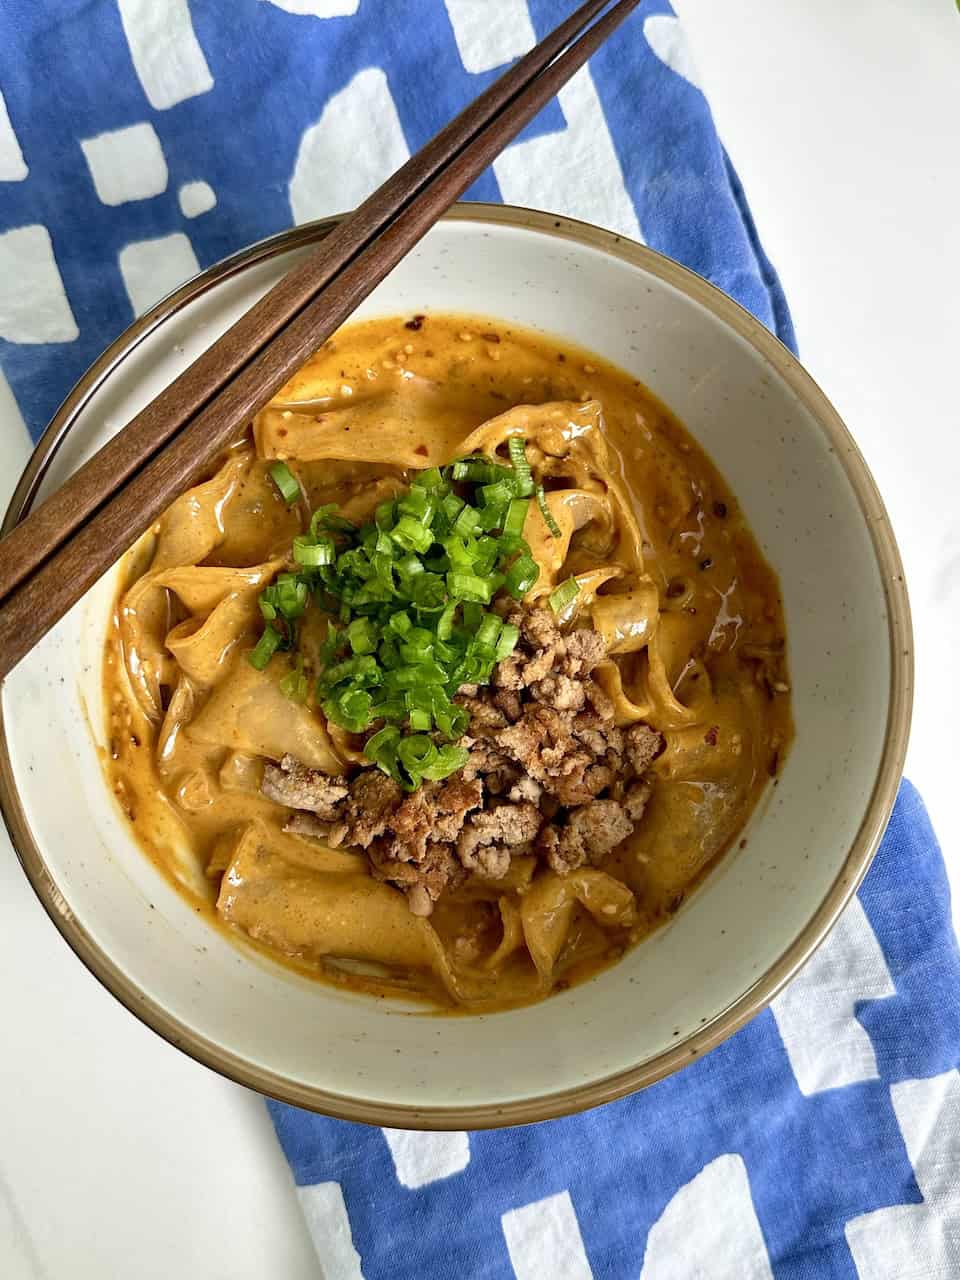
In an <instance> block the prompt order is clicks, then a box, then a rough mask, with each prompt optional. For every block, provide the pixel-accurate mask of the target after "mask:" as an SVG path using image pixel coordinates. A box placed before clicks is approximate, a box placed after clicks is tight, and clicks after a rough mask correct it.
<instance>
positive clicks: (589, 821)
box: [539, 800, 633, 875]
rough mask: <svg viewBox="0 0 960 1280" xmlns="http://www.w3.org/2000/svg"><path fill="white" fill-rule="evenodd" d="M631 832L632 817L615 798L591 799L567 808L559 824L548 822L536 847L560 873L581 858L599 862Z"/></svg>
mask: <svg viewBox="0 0 960 1280" xmlns="http://www.w3.org/2000/svg"><path fill="white" fill-rule="evenodd" d="M632 832H633V820H632V819H631V817H630V815H629V814H628V813H627V811H626V809H625V808H624V806H623V805H622V804H618V803H617V801H616V800H594V801H593V803H592V804H586V805H583V806H581V807H580V808H578V809H571V810H570V812H569V813H568V814H567V820H566V822H565V823H564V825H563V826H554V825H551V826H548V827H546V828H545V829H544V830H543V832H542V833H541V835H540V841H539V849H540V850H541V851H542V852H543V854H544V856H545V857H546V860H547V862H548V864H549V865H550V866H551V867H552V868H553V870H554V871H556V872H558V873H559V874H560V875H564V874H566V873H567V872H569V871H575V870H576V869H577V867H582V866H583V864H584V863H585V862H594V863H595V862H599V861H600V860H601V859H602V858H604V857H606V855H607V854H608V853H609V852H610V851H611V850H612V849H615V848H616V847H617V845H618V844H622V842H623V841H624V840H626V838H627V836H629V835H630V834H631V833H632Z"/></svg>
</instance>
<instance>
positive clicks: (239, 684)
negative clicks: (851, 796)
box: [187, 653, 344, 774]
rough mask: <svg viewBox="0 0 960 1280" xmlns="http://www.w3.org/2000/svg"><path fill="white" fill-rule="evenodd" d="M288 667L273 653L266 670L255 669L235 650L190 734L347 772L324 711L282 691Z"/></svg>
mask: <svg viewBox="0 0 960 1280" xmlns="http://www.w3.org/2000/svg"><path fill="white" fill-rule="evenodd" d="M285 670H286V669H285V667H284V664H283V663H282V662H281V661H278V660H277V659H276V658H275V659H274V661H273V662H271V663H270V666H269V667H268V668H267V670H266V671H257V670H255V669H254V668H253V667H252V666H251V665H250V663H249V662H247V660H246V657H245V656H244V655H243V654H242V653H240V654H237V655H235V657H234V659H233V663H232V666H231V667H230V669H229V671H228V672H227V673H226V677H225V678H224V679H223V680H222V681H221V682H220V683H219V684H218V685H217V686H216V687H215V688H214V690H213V693H212V694H211V695H210V697H209V699H208V700H207V702H206V703H205V705H204V706H203V707H202V709H201V710H200V712H199V713H198V714H197V716H196V718H195V719H194V720H193V721H192V722H191V723H190V725H189V726H188V728H187V735H188V737H190V738H191V739H193V741H194V742H200V743H207V744H209V745H212V746H218V747H226V748H228V749H229V750H231V751H243V752H247V753H251V754H253V755H260V756H267V757H269V758H270V759H272V760H280V759H281V758H282V757H283V756H285V755H292V756H296V758H297V759H298V760H302V761H303V763H304V764H306V765H309V766H310V768H312V769H320V770H322V771H323V772H324V773H330V774H341V773H343V772H344V766H343V762H342V761H341V759H340V757H339V755H338V754H337V752H336V751H335V750H334V747H333V744H332V743H331V741H330V737H329V735H328V734H327V731H326V729H325V727H324V724H323V722H322V720H321V718H320V716H319V715H318V714H317V713H316V712H314V711H312V710H311V709H310V708H309V707H307V706H303V705H301V704H299V703H296V702H293V701H291V699H290V698H288V697H286V696H285V695H284V694H283V693H282V692H281V690H280V684H279V682H280V680H281V679H282V678H283V675H284V674H285Z"/></svg>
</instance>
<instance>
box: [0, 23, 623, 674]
mask: <svg viewBox="0 0 960 1280" xmlns="http://www.w3.org/2000/svg"><path fill="white" fill-rule="evenodd" d="M638 3H639V0H619V3H618V4H616V5H615V6H614V7H613V8H612V9H611V10H610V11H609V12H608V13H607V14H605V15H604V17H602V18H601V19H600V20H599V21H597V22H596V23H594V25H593V26H591V27H590V28H589V30H587V32H586V33H585V34H584V35H582V36H581V37H580V39H579V40H577V42H576V43H575V44H573V45H571V46H570V47H569V48H567V49H566V51H565V52H563V53H561V54H560V56H559V57H557V58H555V59H554V60H552V61H551V62H550V63H549V64H548V65H547V66H546V67H545V68H544V69H543V70H542V71H541V72H540V73H539V74H537V75H535V76H533V77H532V78H530V79H529V80H528V82H527V83H526V85H525V86H524V88H523V89H522V90H521V91H520V92H519V93H517V94H515V95H514V96H513V97H512V98H511V99H510V101H508V102H507V104H506V105H505V106H504V108H503V109H502V110H501V111H500V112H499V113H498V114H496V115H495V116H494V117H493V118H492V119H491V120H490V122H489V123H488V124H486V125H485V126H484V127H483V128H481V129H480V130H479V131H478V132H477V133H475V135H474V136H473V137H472V138H471V140H470V141H469V143H468V144H467V145H466V146H465V147H463V148H462V149H461V150H460V151H458V152H457V153H456V154H455V155H453V156H452V157H450V158H449V159H448V160H447V161H446V163H445V164H443V165H440V166H438V167H437V168H436V171H435V172H434V174H433V176H432V177H431V178H430V179H429V181H427V182H426V183H425V184H424V185H423V186H422V187H421V188H420V189H419V190H418V192H417V194H416V196H415V198H413V199H412V200H410V201H409V202H407V203H406V204H404V205H403V207H402V208H401V209H400V210H399V212H398V213H397V215H396V216H395V217H394V218H393V219H392V220H391V221H389V222H388V223H387V224H386V225H385V226H384V227H383V228H382V229H381V230H380V232H379V233H378V234H377V235H376V236H375V237H374V238H373V239H372V241H370V242H368V243H367V245H366V247H365V248H363V249H362V250H361V251H360V252H359V253H357V254H355V255H354V256H353V257H352V258H351V259H350V260H349V261H348V262H347V263H346V265H345V266H344V267H343V268H342V269H341V270H340V271H339V273H338V274H336V275H334V276H333V277H332V279H330V281H329V282H328V283H327V284H326V285H325V287H323V288H322V290H320V292H319V293H318V294H317V295H316V296H315V297H314V298H313V299H312V301H310V302H309V303H308V304H307V305H306V306H305V307H303V308H302V309H301V310H300V311H299V312H298V313H297V314H296V315H295V316H294V317H293V318H292V319H291V320H290V321H289V322H288V323H287V324H286V325H285V327H283V328H282V329H281V330H280V331H279V332H278V333H277V334H276V335H275V336H274V337H273V339H272V341H271V342H270V343H269V344H267V345H266V346H265V347H264V348H262V349H261V350H260V351H259V353H258V354H256V355H254V357H253V358H252V359H251V360H249V361H248V363H246V364H245V365H243V367H242V368H240V370H239V371H238V372H237V373H236V374H235V376H233V377H232V378H231V379H230V380H229V381H228V382H226V383H225V384H224V385H223V387H222V389H221V390H220V392H219V393H218V394H217V395H216V396H215V397H214V398H213V399H212V400H211V401H210V402H209V403H208V404H207V405H206V406H205V407H204V408H202V409H201V410H200V412H199V413H197V414H196V415H195V416H194V417H193V418H192V419H191V420H190V421H189V422H188V423H187V425H186V426H184V427H183V428H182V429H181V430H180V431H179V432H178V433H177V434H176V435H175V436H174V437H173V439H172V440H170V441H169V442H168V443H167V445H166V446H165V447H164V448H163V449H161V450H160V451H159V452H156V453H154V454H153V455H152V456H151V457H150V458H149V459H148V460H146V461H145V462H144V463H143V465H141V466H140V468H139V469H138V470H135V471H134V473H133V474H132V475H131V476H130V478H129V479H128V480H127V481H126V483H125V484H123V485H122V486H119V487H118V486H116V485H115V484H114V485H112V486H111V488H113V490H114V492H113V493H112V496H110V497H109V498H108V500H107V501H105V502H103V504H102V505H101V506H100V508H99V510H97V511H96V512H95V514H93V515H92V516H91V517H90V518H89V519H88V520H87V521H86V522H85V523H84V524H83V525H82V526H81V527H80V528H79V529H76V530H75V531H74V532H73V534H72V536H71V537H69V538H68V539H67V540H66V541H65V542H63V543H62V544H60V545H59V549H58V550H57V551H56V552H55V554H54V555H53V556H52V557H51V558H50V559H48V560H47V562H46V563H45V564H44V565H42V567H41V568H39V569H38V570H37V571H35V572H34V573H33V574H32V575H31V576H30V577H28V578H27V579H26V580H25V581H23V582H22V584H21V585H20V586H19V587H18V588H17V589H16V590H15V591H13V592H12V594H11V595H9V596H8V598H7V599H6V600H4V601H3V604H2V606H0V676H3V675H6V674H7V673H8V672H9V671H10V670H11V669H12V667H13V666H15V664H16V663H17V662H18V661H19V660H20V658H21V657H23V655H24V654H25V653H26V652H28V650H29V649H30V648H32V646H33V645H34V644H35V643H36V641H37V640H38V639H39V638H40V637H41V636H42V635H44V634H45V633H46V632H47V631H48V630H49V629H50V628H51V627H52V626H53V625H54V623H55V622H56V621H57V620H58V619H59V618H61V617H62V616H63V615H64V614H65V613H66V612H67V610H68V609H69V608H70V607H71V606H72V605H74V604H75V603H76V602H77V601H78V600H79V599H80V597H81V596H82V595H83V594H84V592H85V591H87V590H88V588H89V587H90V586H92V584H93V583H94V582H95V581H96V580H97V579H98V578H99V577H100V576H101V575H102V574H103V573H104V572H105V571H106V570H107V569H108V568H109V567H110V565H111V564H113V563H114V562H115V561H116V560H117V559H118V557H119V556H120V555H121V554H122V553H123V552H124V551H125V550H126V549H127V548H128V547H129V546H131V545H132V544H133V543H134V542H135V541H136V539H137V538H138V537H139V536H140V535H141V534H142V533H143V532H144V531H145V530H146V529H147V528H149V527H150V525H151V524H152V523H153V522H154V521H155V520H156V519H157V517H158V516H160V515H161V514H162V512H163V511H164V510H165V509H166V508H167V507H168V506H169V505H170V503H171V502H172V501H173V499H174V498H175V497H176V496H177V495H178V494H179V493H181V492H182V491H183V490H184V489H185V488H186V487H188V486H189V485H190V484H192V483H194V482H195V481H196V480H197V479H198V478H199V477H200V476H201V475H202V474H203V473H204V472H205V471H206V470H207V469H208V468H209V466H210V464H211V463H212V462H213V460H214V459H215V458H216V457H217V455H218V454H219V453H220V452H221V451H222V450H223V448H224V447H225V446H226V445H227V444H228V443H230V441H231V440H232V439H233V438H235V436H236V433H237V430H238V428H239V427H240V426H242V425H244V424H245V423H247V422H249V421H250V419H251V418H252V417H253V415H254V414H255V413H256V412H257V411H258V410H259V409H260V408H261V407H262V406H263V405H264V404H265V403H266V402H267V401H268V400H269V399H270V398H271V397H272V396H273V395H274V394H275V392H276V391H277V390H279V388H280V387H281V386H282V385H283V384H284V383H285V382H286V381H287V380H288V379H289V378H290V377H291V376H292V374H293V373H295V372H296V370H297V369H298V368H300V366H301V365H302V364H303V363H304V362H305V361H306V360H307V359H308V358H309V357H310V355H312V354H313V352H314V351H316V350H317V348H318V347H319V346H320V345H321V344H322V343H323V342H325V341H326V339H327V338H328V337H329V336H330V335H331V334H332V333H333V332H334V331H335V330H336V329H337V328H339V327H340V325H341V324H342V323H343V322H344V321H345V320H346V319H347V318H348V317H349V316H350V314H351V313H352V312H353V311H354V310H355V309H356V307H357V306H358V305H359V303H360V302H361V301H362V300H363V299H364V298H366V297H367V296H368V294H369V293H371V292H372V290H373V289H374V288H375V287H376V286H377V285H378V284H379V283H380V281H381V280H383V278H384V277H385V276H386V275H387V274H388V273H389V272H390V271H391V270H392V269H393V267H395V266H396V264H397V263H398V262H399V261H400V260H401V259H402V258H403V257H404V256H405V254H406V253H408V252H409V250H410V249H411V248H412V247H413V246H414V245H415V244H416V243H417V241H418V240H420V239H421V237H422V236H423V235H424V234H425V233H426V231H428V230H429V228H430V227H431V226H432V225H433V224H434V223H435V222H436V221H437V219H438V218H439V217H440V216H441V214H442V213H443V212H444V211H445V210H446V209H447V208H449V206H450V205H451V204H452V203H453V202H454V201H455V200H456V199H457V198H458V197H459V196H460V195H461V194H462V193H463V192H464V191H465V190H466V189H467V187H468V186H470V184H471V183H472V182H473V181H475V179H476V178H477V177H478V176H479V175H480V174H481V173H482V172H483V170H484V169H485V168H486V167H487V165H488V164H489V163H490V161H491V160H493V158H494V157H495V156H496V155H498V154H499V152H500V151H502V150H503V148H504V147H505V146H506V145H507V143H508V142H510V140H511V139H512V138H514V137H515V136H516V135H517V133H519V132H520V130H521V129H523V128H524V127H525V126H526V125H527V124H528V123H529V122H530V121H531V120H532V119H533V117H534V116H535V115H536V114H537V113H538V112H539V111H540V110H541V108H542V107H543V106H544V105H545V103H546V102H548V101H549V100H550V98H552V97H553V96H554V94H555V93H556V92H557V90H558V89H559V88H561V87H562V85H563V84H565V83H566V81H567V80H569V79H570V77H571V76H572V75H573V74H574V73H575V72H576V71H577V70H578V69H579V68H580V67H581V66H583V64H584V63H585V62H586V61H587V59H588V58H589V57H590V56H591V54H593V53H594V52H595V51H596V49H597V48H598V47H599V46H600V45H601V44H602V43H603V41H604V40H605V39H606V38H607V36H609V35H610V33H611V32H612V31H613V30H615V28H616V27H617V26H619V24H620V23H621V22H622V21H623V20H624V18H626V17H627V15H628V14H629V13H630V12H631V11H632V10H633V9H634V8H636V6H637V4H638ZM102 496H104V492H103V491H102V490H101V497H102ZM24 527H26V524H25V526H24ZM15 532H16V531H15ZM10 536H11V537H12V535H10ZM9 540H10V538H9V537H8V538H6V539H4V540H3V541H2V542H0V561H2V558H3V556H4V552H5V548H6V545H7V543H8V542H9Z"/></svg>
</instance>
